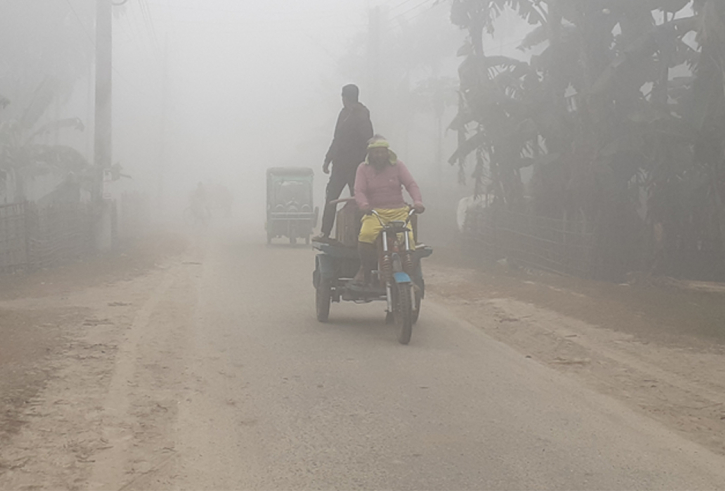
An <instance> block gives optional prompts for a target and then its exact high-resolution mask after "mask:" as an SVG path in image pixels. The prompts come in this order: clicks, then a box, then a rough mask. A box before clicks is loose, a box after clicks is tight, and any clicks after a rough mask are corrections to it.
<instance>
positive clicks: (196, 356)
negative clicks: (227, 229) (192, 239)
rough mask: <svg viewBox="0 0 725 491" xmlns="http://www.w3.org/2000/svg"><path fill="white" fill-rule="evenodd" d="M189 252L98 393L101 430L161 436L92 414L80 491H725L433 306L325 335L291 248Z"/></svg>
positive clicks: (706, 463) (347, 318)
mask: <svg viewBox="0 0 725 491" xmlns="http://www.w3.org/2000/svg"><path fill="white" fill-rule="evenodd" d="M204 247H205V252H204V254H203V255H201V254H200V255H199V257H200V260H199V261H198V262H197V261H187V262H186V263H185V264H184V265H181V266H178V267H177V268H170V269H169V271H168V272H167V273H166V275H165V279H164V280H162V281H160V282H159V285H158V287H157V288H156V289H155V291H154V293H153V294H152V295H151V296H150V297H149V299H148V303H147V305H146V306H145V307H144V309H142V310H141V312H140V313H139V314H138V315H137V319H136V321H135V322H134V325H133V326H132V327H131V329H130V331H129V333H128V335H127V338H126V339H127V340H126V348H121V349H120V350H119V356H118V359H117V360H116V366H115V370H114V374H113V376H112V379H111V382H110V389H109V393H108V394H107V395H106V404H105V405H106V408H105V411H106V418H110V417H115V418H119V420H120V421H123V420H124V419H128V420H135V421H136V422H137V423H138V420H139V419H140V418H141V417H142V416H143V414H144V413H143V411H140V410H139V405H140V406H144V405H145V406H146V407H148V406H150V405H152V404H150V403H149V401H156V402H154V404H156V405H157V406H159V407H162V408H164V411H159V412H158V415H157V416H155V418H156V419H154V420H153V421H155V423H154V425H155V430H156V431H159V432H161V433H163V435H161V436H160V438H159V439H157V441H156V442H155V443H154V445H155V446H154V445H149V444H148V442H146V443H147V444H145V445H144V444H140V443H139V442H135V441H134V440H135V439H137V438H142V437H140V436H139V435H141V434H142V433H143V428H144V425H149V422H148V421H147V422H146V423H145V424H144V423H143V422H142V424H141V428H140V429H136V431H135V432H134V433H133V434H132V433H131V432H130V431H129V428H130V427H131V426H132V425H131V423H128V422H127V424H125V425H124V424H118V425H117V426H115V427H114V425H113V424H112V423H111V420H109V419H106V420H105V421H106V423H107V427H106V428H105V430H104V431H105V440H104V441H107V442H108V445H109V447H111V448H109V449H107V450H105V451H103V452H101V453H99V454H98V456H97V457H96V459H95V463H94V464H93V471H92V475H91V476H90V481H89V488H90V489H101V488H102V489H119V488H120V487H121V486H124V487H123V489H302V488H308V489H309V488H315V489H317V488H327V489H357V488H365V489H635V488H636V489H684V488H688V489H715V488H722V487H723V485H724V484H725V465H724V464H725V461H724V460H723V459H722V458H721V457H719V456H716V455H714V454H712V453H710V452H709V451H707V450H706V449H704V448H702V447H699V446H698V445H696V444H694V443H690V442H688V441H685V440H683V439H681V438H680V437H678V436H676V435H675V434H674V433H671V432H669V431H668V430H666V429H664V428H663V427H661V426H659V425H658V424H655V423H653V422H652V421H650V420H648V419H646V418H644V417H642V416H639V415H636V414H634V413H632V412H631V411H629V410H628V409H626V408H625V407H624V406H622V405H620V404H619V403H617V402H616V401H614V400H613V399H609V398H607V397H604V396H601V395H598V394H596V393H594V392H593V391H590V390H588V389H587V388H585V387H583V386H581V385H579V384H577V383H575V382H574V381H572V380H571V379H568V378H566V377H564V376H562V375H561V374H558V373H555V372H554V371H552V370H550V369H548V368H546V367H544V366H542V365H540V364H538V363H537V362H535V361H533V360H531V359H528V358H526V357H524V356H523V355H521V354H519V353H517V352H515V351H513V350H512V349H510V348H508V347H507V346H505V345H503V344H501V343H498V342H496V341H494V340H493V339H491V338H489V337H487V336H486V335H484V334H483V333H482V332H480V331H478V330H476V329H475V328H473V327H471V326H470V325H468V324H466V323H464V322H463V321H459V320H457V319H456V318H454V317H453V316H452V315H451V314H449V313H448V312H447V311H446V310H445V309H444V308H443V307H440V306H436V305H435V304H433V303H432V302H428V303H427V304H425V303H424V310H423V313H422V315H421V320H420V322H419V324H418V325H417V326H416V327H415V329H414V333H413V338H412V341H411V344H410V345H409V346H401V345H399V344H398V343H397V341H396V333H395V331H394V329H393V328H391V327H390V326H386V325H385V324H384V322H383V319H384V316H383V308H384V306H383V304H377V303H374V304H370V305H362V306H361V305H354V304H342V305H340V304H333V306H332V312H331V316H330V319H331V322H330V323H329V324H320V323H318V322H317V321H316V320H315V316H314V305H313V293H314V292H313V289H312V286H311V271H312V266H313V255H314V253H313V252H312V251H310V250H309V249H308V248H306V247H302V246H298V247H294V248H292V247H289V246H286V245H278V246H276V245H275V246H271V247H266V246H264V245H262V241H261V240H258V238H244V239H242V238H239V237H236V238H229V237H227V238H224V239H218V240H210V241H209V243H208V244H206V246H204ZM202 257H203V259H201V258H202ZM181 268H186V269H182V270H181V272H179V271H177V270H178V269H181ZM171 297H174V298H171ZM172 304H175V305H177V306H179V308H188V311H187V313H186V314H184V313H183V312H181V313H180V312H177V313H176V314H173V315H172V313H171V311H170V310H169V309H170V307H169V306H170V305H172ZM192 306H195V307H192ZM184 326H186V327H184ZM136 347H143V348H144V349H145V350H146V352H145V354H144V353H141V352H136V351H135V348H136ZM140 351H143V350H140ZM149 367H151V372H149V373H152V374H153V373H155V372H159V371H161V369H167V370H166V371H165V374H166V375H164V376H163V377H165V378H164V379H163V380H162V382H163V383H162V384H160V385H159V384H158V382H159V380H156V382H157V383H156V385H155V384H154V378H155V377H157V375H151V376H149V377H139V376H138V374H135V375H134V373H135V371H137V370H142V369H143V368H146V369H148V368H149ZM160 376H161V375H158V377H160ZM132 379H133V380H135V382H134V383H131V380H132ZM144 380H145V382H144ZM144 384H148V385H147V386H144ZM124 412H125V413H127V414H122V413H124ZM149 426H150V425H149Z"/></svg>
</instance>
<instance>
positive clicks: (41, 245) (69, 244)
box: [0, 202, 94, 273]
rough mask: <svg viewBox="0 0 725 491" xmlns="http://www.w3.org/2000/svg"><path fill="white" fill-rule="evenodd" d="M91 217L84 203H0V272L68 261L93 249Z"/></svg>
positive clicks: (92, 220)
mask: <svg viewBox="0 0 725 491" xmlns="http://www.w3.org/2000/svg"><path fill="white" fill-rule="evenodd" d="M93 223H94V217H93V214H92V213H91V209H90V207H89V206H88V205H85V204H81V203H58V204H54V205H52V206H48V207H43V208H37V207H36V206H35V205H34V204H32V203H27V202H26V203H17V204H10V205H1V206H0V273H14V272H17V271H25V270H33V269H37V268H42V267H49V266H53V265H56V264H61V263H63V262H68V261H71V260H74V259H77V258H80V257H83V256H85V255H87V254H90V253H91V252H92V251H93V246H94V236H93Z"/></svg>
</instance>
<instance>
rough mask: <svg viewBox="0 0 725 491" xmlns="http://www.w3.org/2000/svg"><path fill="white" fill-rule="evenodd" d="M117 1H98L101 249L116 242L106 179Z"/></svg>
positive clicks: (96, 156) (96, 194) (96, 192)
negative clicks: (114, 7) (106, 191)
mask: <svg viewBox="0 0 725 491" xmlns="http://www.w3.org/2000/svg"><path fill="white" fill-rule="evenodd" d="M112 102H113V0H96V106H95V123H94V126H95V130H94V147H93V160H94V162H93V163H94V167H95V175H96V183H95V185H94V186H93V193H92V194H93V195H92V200H93V206H94V207H96V209H97V210H100V216H99V217H98V222H97V229H96V230H97V233H96V241H97V247H98V248H99V249H101V250H105V249H110V248H111V246H112V245H113V244H112V241H113V222H114V209H113V206H112V205H111V204H110V203H106V202H105V201H104V196H103V195H104V177H105V173H106V171H108V170H109V169H110V168H111V164H112V162H113V160H112V159H113V132H112V125H113V112H112V107H113V106H112Z"/></svg>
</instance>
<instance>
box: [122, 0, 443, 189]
mask: <svg viewBox="0 0 725 491" xmlns="http://www.w3.org/2000/svg"><path fill="white" fill-rule="evenodd" d="M403 1H404V0H397V1H390V2H379V3H382V4H385V3H388V4H390V5H391V6H393V7H394V6H395V5H396V4H401V3H402V2H403ZM407 3H408V4H409V5H410V6H412V7H415V6H416V4H421V3H422V2H421V0H412V1H409V2H407ZM426 3H429V2H426ZM369 5H374V3H372V2H368V1H364V0H344V1H341V0H306V1H304V2H302V1H300V0H264V1H251V0H249V1H248V0H146V1H145V2H144V1H143V0H130V1H129V3H128V4H127V6H126V7H125V8H124V9H120V10H119V15H118V16H117V18H116V22H115V33H114V35H115V66H116V74H115V75H114V77H115V78H116V117H115V119H116V126H117V133H116V149H115V153H116V156H117V158H118V159H122V160H124V161H125V162H126V165H127V167H129V168H133V167H137V166H138V165H139V164H138V162H140V161H143V162H144V163H143V164H141V166H154V165H156V163H155V161H154V159H152V158H150V157H151V156H154V157H155V156H156V155H158V152H159V151H160V150H159V149H158V148H154V147H158V136H159V134H160V111H161V107H162V105H163V100H160V97H161V93H162V82H161V81H162V80H163V75H162V74H163V70H164V69H163V67H164V64H163V62H162V58H163V57H164V52H167V53H168V62H167V63H168V64H167V65H166V66H167V70H168V81H167V84H166V85H165V86H164V87H165V91H166V97H167V99H166V101H167V111H168V113H167V114H168V119H167V122H168V123H167V125H166V129H165V135H166V156H167V157H166V159H165V160H166V162H167V168H166V173H165V174H166V181H167V184H168V185H169V186H171V187H173V186H179V187H188V186H191V185H193V183H194V182H196V181H197V180H205V181H225V182H228V183H231V184H235V183H241V182H243V181H245V182H248V181H250V180H251V181H255V182H257V181H258V183H262V179H263V170H264V169H265V168H266V167H269V166H272V165H304V166H310V167H315V168H318V167H319V166H320V165H321V161H322V158H323V156H324V152H325V150H326V145H327V144H329V139H330V137H331V131H332V125H333V124H334V120H335V117H336V112H337V111H338V110H339V106H340V100H339V87H340V86H341V85H342V84H344V83H347V82H354V81H348V80H345V79H344V78H343V77H342V76H341V74H340V73H339V70H338V66H339V63H340V59H341V57H342V56H343V54H344V53H345V52H346V50H347V49H348V46H349V43H350V40H351V39H352V38H353V37H354V36H355V35H356V34H357V33H360V32H365V30H366V29H367V6H369ZM405 7H407V6H405V5H404V6H401V7H398V8H399V9H401V11H405V10H407V9H406V8H405ZM411 13H414V11H412V12H411ZM363 98H364V94H363ZM313 140H314V141H315V143H316V144H310V143H311V141H313ZM315 150H316V153H315ZM313 153H314V155H313ZM144 171H149V173H152V172H150V170H149V169H148V168H144V169H143V170H142V171H137V173H138V172H144ZM320 178H322V177H320Z"/></svg>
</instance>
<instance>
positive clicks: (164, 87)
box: [156, 35, 169, 221]
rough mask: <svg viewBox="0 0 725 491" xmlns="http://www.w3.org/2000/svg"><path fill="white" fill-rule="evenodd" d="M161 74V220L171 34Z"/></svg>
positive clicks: (159, 177) (159, 213)
mask: <svg viewBox="0 0 725 491" xmlns="http://www.w3.org/2000/svg"><path fill="white" fill-rule="evenodd" d="M162 63H163V65H162V74H161V122H160V126H159V133H160V134H159V164H158V169H159V170H158V171H159V175H158V183H157V185H158V189H157V196H156V199H157V206H156V213H157V218H158V219H159V221H161V218H162V217H163V213H164V177H165V176H164V173H165V171H166V124H167V118H168V112H169V36H168V35H167V36H166V39H165V41H164V59H163V60H162Z"/></svg>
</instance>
